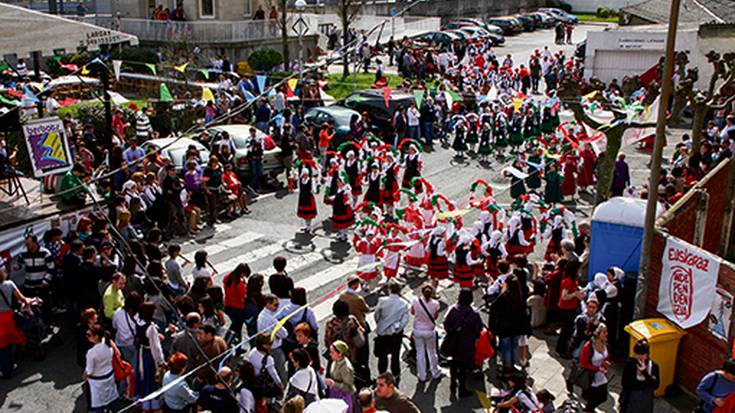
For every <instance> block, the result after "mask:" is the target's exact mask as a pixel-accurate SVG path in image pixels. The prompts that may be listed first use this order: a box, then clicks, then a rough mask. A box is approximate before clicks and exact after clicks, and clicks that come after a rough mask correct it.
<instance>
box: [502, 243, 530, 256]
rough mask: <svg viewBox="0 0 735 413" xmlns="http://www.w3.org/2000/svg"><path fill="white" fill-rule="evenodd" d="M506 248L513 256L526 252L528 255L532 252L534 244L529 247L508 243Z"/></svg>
mask: <svg viewBox="0 0 735 413" xmlns="http://www.w3.org/2000/svg"><path fill="white" fill-rule="evenodd" d="M505 249H506V251H508V255H509V256H511V257H512V256H514V255H518V254H526V255H528V254H530V253H532V252H533V245H529V246H527V247H524V246H523V245H511V244H506V245H505Z"/></svg>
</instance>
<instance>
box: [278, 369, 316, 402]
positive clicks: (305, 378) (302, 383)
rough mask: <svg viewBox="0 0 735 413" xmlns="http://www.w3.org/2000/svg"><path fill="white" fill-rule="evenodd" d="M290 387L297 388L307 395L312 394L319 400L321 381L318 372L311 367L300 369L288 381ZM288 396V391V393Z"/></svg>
mask: <svg viewBox="0 0 735 413" xmlns="http://www.w3.org/2000/svg"><path fill="white" fill-rule="evenodd" d="M288 385H289V387H293V388H296V389H298V390H301V391H302V392H305V393H311V394H313V395H314V397H316V400H319V381H318V380H317V377H316V372H314V369H313V368H311V367H307V368H305V369H300V370H298V371H297V372H296V373H294V375H293V376H291V378H290V379H289V380H288ZM286 394H288V391H286Z"/></svg>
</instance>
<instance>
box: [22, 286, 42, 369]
mask: <svg viewBox="0 0 735 413" xmlns="http://www.w3.org/2000/svg"><path fill="white" fill-rule="evenodd" d="M42 304H43V301H41V299H40V298H32V299H30V300H29V301H28V304H25V305H23V306H22V307H21V309H20V314H21V315H22V317H17V318H16V324H17V325H18V328H19V329H20V330H21V331H22V332H23V334H24V335H25V336H26V345H25V347H24V349H25V351H26V352H27V353H28V354H29V355H30V356H31V357H32V358H33V359H35V360H39V361H40V360H43V359H45V358H46V349H45V348H44V346H43V340H44V339H45V338H46V332H47V329H46V323H44V322H43V318H42V317H41V305H42Z"/></svg>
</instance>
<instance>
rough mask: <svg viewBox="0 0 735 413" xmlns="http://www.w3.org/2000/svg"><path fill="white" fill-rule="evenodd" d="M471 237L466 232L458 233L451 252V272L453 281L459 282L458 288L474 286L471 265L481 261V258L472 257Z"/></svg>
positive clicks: (473, 273) (473, 274)
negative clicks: (455, 245)
mask: <svg viewBox="0 0 735 413" xmlns="http://www.w3.org/2000/svg"><path fill="white" fill-rule="evenodd" d="M472 241H473V237H472V236H471V235H470V234H467V233H466V232H463V233H461V234H460V235H459V241H458V242H457V247H456V248H455V249H454V252H453V253H452V262H453V263H454V265H453V267H452V272H453V275H454V282H456V283H457V284H459V287H460V288H472V287H473V286H474V279H475V272H474V269H473V266H474V265H475V264H479V263H482V260H476V259H474V258H473V257H472V253H471V249H472Z"/></svg>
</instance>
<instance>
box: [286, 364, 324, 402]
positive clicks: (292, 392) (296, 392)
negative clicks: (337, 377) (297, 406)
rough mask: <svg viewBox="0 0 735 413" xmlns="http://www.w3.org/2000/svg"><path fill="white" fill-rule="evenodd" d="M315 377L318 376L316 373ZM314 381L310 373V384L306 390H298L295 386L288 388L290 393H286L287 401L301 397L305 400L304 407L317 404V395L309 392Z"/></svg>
mask: <svg viewBox="0 0 735 413" xmlns="http://www.w3.org/2000/svg"><path fill="white" fill-rule="evenodd" d="M312 371H313V370H312ZM314 375H316V373H315V374H314ZM313 380H314V379H313V376H312V375H311V373H310V374H309V384H308V385H307V386H306V390H301V389H299V388H297V387H296V386H294V385H289V386H288V393H286V397H285V398H284V399H285V400H290V399H292V398H294V397H296V396H301V397H303V398H304V406H308V405H310V404H311V403H313V402H315V401H316V395H314V393H311V392H310V391H309V390H311V386H312V383H313ZM318 391H319V390H318V389H317V392H318Z"/></svg>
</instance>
